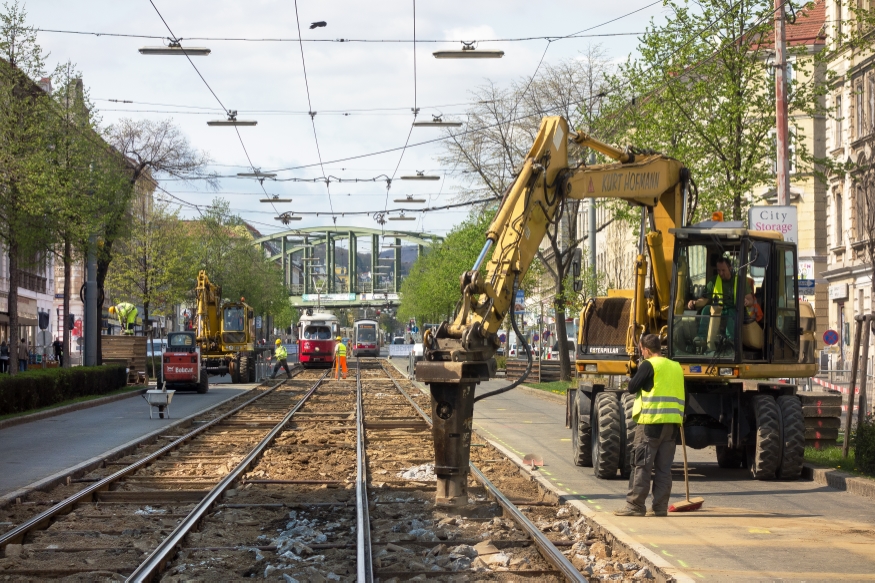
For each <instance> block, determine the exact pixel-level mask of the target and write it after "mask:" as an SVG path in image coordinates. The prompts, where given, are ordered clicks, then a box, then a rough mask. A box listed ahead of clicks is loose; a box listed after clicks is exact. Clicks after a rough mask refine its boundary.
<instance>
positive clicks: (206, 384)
mask: <svg viewBox="0 0 875 583" xmlns="http://www.w3.org/2000/svg"><path fill="white" fill-rule="evenodd" d="M209 390H210V377H209V375H207V373H206V372H205V371H203V370H202V371H201V374H200V379H199V381H198V384H197V392H198V393H200V394H204V393H206V392H207V391H209Z"/></svg>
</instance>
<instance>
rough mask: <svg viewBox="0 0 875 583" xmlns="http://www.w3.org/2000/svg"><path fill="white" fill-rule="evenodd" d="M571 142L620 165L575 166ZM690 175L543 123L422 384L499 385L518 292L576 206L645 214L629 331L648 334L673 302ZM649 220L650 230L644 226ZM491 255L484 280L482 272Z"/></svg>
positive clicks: (659, 159)
mask: <svg viewBox="0 0 875 583" xmlns="http://www.w3.org/2000/svg"><path fill="white" fill-rule="evenodd" d="M569 140H571V141H573V142H575V143H577V144H579V145H581V146H586V147H589V148H592V149H594V150H596V151H599V152H601V153H602V154H604V155H606V156H608V157H610V158H612V159H614V160H616V162H615V163H611V164H601V165H594V166H579V167H575V168H569V165H568V142H569ZM687 176H688V172H687V170H686V169H685V168H684V167H683V165H682V164H681V163H680V162H678V161H677V160H673V159H671V158H668V157H666V156H663V155H661V154H656V153H645V154H633V153H630V152H624V151H622V150H618V149H616V148H614V147H612V146H609V145H607V144H604V143H602V142H599V141H598V140H596V139H594V138H592V137H590V136H588V135H585V134H582V133H575V132H570V131H569V129H568V124H567V122H566V121H565V119H563V118H561V117H547V118H544V119H543V120H542V122H541V128H540V130H539V132H538V136H537V138H536V140H535V143H534V144H533V145H532V148H531V150H530V151H529V153H528V155H527V156H526V159H525V162H524V163H523V166H522V170H521V171H520V173H519V176H518V177H517V179H516V180H515V181H514V182H513V184H512V185H511V186H510V188H509V189H508V190H507V192H506V193H505V195H504V198H503V199H502V201H501V205H500V207H499V209H498V212H497V214H496V216H495V219H494V220H493V222H492V224H491V225H490V227H489V229H488V231H487V233H486V244H485V245H484V248H483V251H482V252H481V254H480V257H479V258H478V260H477V262H476V264H475V265H474V267H473V268H472V269H471V270H470V271H467V272H465V273H464V274H462V277H461V301H460V305H459V308H458V310H457V312H456V314H455V317H454V320H453V321H452V322H445V323H444V324H442V325H441V326H440V327H439V328H438V329H437V331H436V332H435V333H434V334H431V333H428V334H427V337H426V340H425V354H424V356H425V362H423V363H422V366H421V367H420V366H417V378H420V380H423V381H425V382H430V381H442V382H446V381H450V382H452V381H454V380H455V382H465V381H471V380H475V379H476V380H480V379H486V378H489V377H490V373H491V372H492V371H490V370H489V361H490V359H491V357H492V356H493V355H494V353H495V351H496V349H497V348H498V347H499V341H498V338H497V332H498V330H499V328H500V325H501V323H502V321H503V320H504V317H505V315H506V314H507V312H508V310H509V309H510V307H511V305H512V302H513V298H514V294H515V288H516V286H517V285H518V282H519V281H520V280H521V279H522V278H523V276H525V274H526V272H527V271H528V269H529V266H530V265H531V263H532V261H533V259H534V257H535V254H536V253H537V251H538V248H539V246H540V244H541V241H542V240H543V238H544V236H545V235H546V233H547V228H548V226H549V225H550V224H551V222H552V221H554V220H555V218H556V215H557V213H558V212H559V209H560V206H561V204H562V203H563V201H564V200H565V199H567V198H572V199H583V198H605V199H612V198H613V199H620V200H625V201H628V202H630V203H632V204H635V205H638V206H641V207H644V208H645V209H646V212H645V213H644V214H642V229H641V234H642V238H641V243H640V247H639V256H638V266H637V273H638V276H637V277H636V282H640V283H636V293H635V302H636V308H635V309H634V310H633V312H632V319H633V320H634V321H633V322H630V330H632V329H636V330H637V329H640V328H641V326H642V325H643V319H644V318H650V319H657V318H659V317H660V316H662V317H664V316H665V315H666V314H667V311H668V303H669V296H670V289H669V288H670V284H669V274H668V269H667V263H666V260H665V257H666V255H667V256H669V257H670V256H671V250H672V249H673V245H674V236H673V235H671V234H670V233H669V229H671V228H674V227H677V226H681V224H682V217H683V216H684V213H685V212H686V208H685V205H684V201H685V199H686V193H685V188H686V183H687ZM648 219H649V225H648V224H644V221H645V220H648ZM645 247H646V250H647V252H648V255H649V257H650V265H651V266H652V273H653V278H654V287H655V288H656V297H655V298H653V299H651V300H649V301H646V300H645V298H644V281H645V278H644V274H646V273H647V271H646V257H645V255H644V253H645ZM490 250H491V251H492V255H491V257H490V259H489V261H488V263H487V264H486V274H485V276H484V275H483V274H482V273H481V272H480V267H481V264H482V262H483V261H484V260H485V258H486V255H487V254H488V253H489V251H490ZM630 336H632V335H631V334H630ZM632 340H633V339H632V338H630V341H632ZM634 340H637V337H636V338H635V339H634ZM633 346H634V344H633Z"/></svg>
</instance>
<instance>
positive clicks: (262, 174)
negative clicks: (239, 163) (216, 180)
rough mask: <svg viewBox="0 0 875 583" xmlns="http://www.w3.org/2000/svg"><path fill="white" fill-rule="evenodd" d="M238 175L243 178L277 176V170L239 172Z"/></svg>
mask: <svg viewBox="0 0 875 583" xmlns="http://www.w3.org/2000/svg"><path fill="white" fill-rule="evenodd" d="M237 176H240V177H241V178H276V172H260V171H258V170H256V171H255V172H238V173H237Z"/></svg>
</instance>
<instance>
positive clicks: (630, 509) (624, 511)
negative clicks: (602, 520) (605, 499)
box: [614, 506, 647, 516]
mask: <svg viewBox="0 0 875 583" xmlns="http://www.w3.org/2000/svg"><path fill="white" fill-rule="evenodd" d="M646 515H647V512H646V511H645V510H644V509H643V508H635V507H634V506H626V507H625V508H621V509H619V510H614V516H646Z"/></svg>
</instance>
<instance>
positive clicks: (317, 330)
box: [304, 326, 331, 340]
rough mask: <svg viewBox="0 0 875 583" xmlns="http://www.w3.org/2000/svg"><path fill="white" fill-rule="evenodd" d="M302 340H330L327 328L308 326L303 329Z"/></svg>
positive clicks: (329, 329) (329, 330) (329, 332)
mask: <svg viewBox="0 0 875 583" xmlns="http://www.w3.org/2000/svg"><path fill="white" fill-rule="evenodd" d="M304 340H331V328H329V327H328V326H308V327H306V328H304Z"/></svg>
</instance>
